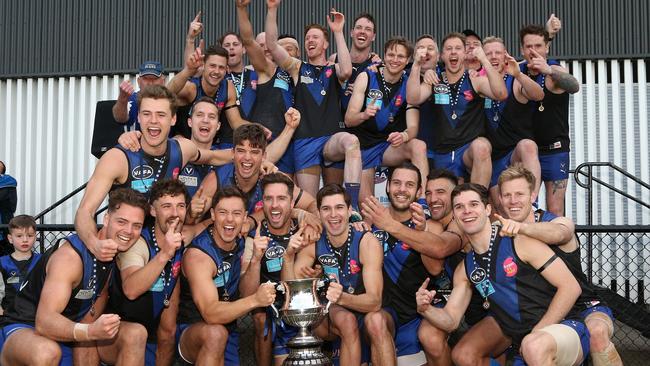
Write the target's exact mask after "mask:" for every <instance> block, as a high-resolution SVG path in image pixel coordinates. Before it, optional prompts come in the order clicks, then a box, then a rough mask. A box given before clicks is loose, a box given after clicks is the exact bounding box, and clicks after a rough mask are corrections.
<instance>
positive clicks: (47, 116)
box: [0, 60, 650, 225]
mask: <svg viewBox="0 0 650 366" xmlns="http://www.w3.org/2000/svg"><path fill="white" fill-rule="evenodd" d="M567 66H570V67H571V69H572V70H573V72H574V74H575V75H576V76H577V77H578V78H579V80H581V82H582V89H581V91H580V92H579V93H578V94H576V95H575V96H574V97H572V98H571V105H570V118H571V120H570V124H571V126H572V133H571V139H572V153H571V168H572V169H573V168H575V167H576V166H577V165H579V164H580V163H583V162H586V161H611V162H613V163H615V164H617V165H619V166H621V167H623V168H624V169H625V170H627V171H629V172H631V173H632V174H634V175H636V176H637V177H639V178H641V179H642V180H644V181H646V182H648V181H650V162H649V161H648V159H649V156H650V154H649V152H648V136H649V135H650V130H649V128H648V110H649V108H650V100H649V99H648V95H647V92H648V89H649V88H650V84H649V83H648V75H647V74H646V73H645V70H646V68H647V63H646V62H644V61H642V60H620V61H611V62H610V61H603V60H601V61H587V62H578V61H575V62H570V63H569V64H568V65H567ZM583 74H584V75H585V77H584V78H583V76H582V75H583ZM608 74H609V75H610V79H611V81H609V82H608V81H607V77H606V76H607V75H608ZM636 77H638V79H637V78H636ZM123 78H131V79H132V81H134V80H133V77H132V76H131V75H111V76H101V77H95V76H93V77H79V78H74V77H69V78H46V79H44V78H37V79H9V80H3V81H0V136H2V141H3V143H2V144H1V145H0V160H4V161H6V162H7V166H8V173H9V174H11V175H13V176H14V177H16V178H17V179H18V183H19V189H18V194H19V206H18V212H20V213H23V212H25V213H29V214H35V213H38V212H39V211H41V210H43V209H45V208H46V207H48V206H49V205H51V204H52V203H53V202H55V201H56V200H57V199H59V198H61V197H63V196H64V195H65V194H67V193H68V192H70V191H72V190H73V189H75V188H76V187H78V186H80V185H82V184H83V183H84V182H86V180H87V179H88V178H89V177H90V175H91V173H92V170H93V167H94V165H95V162H96V159H95V158H94V157H92V156H91V155H90V141H91V137H92V128H93V120H94V108H95V103H96V101H98V100H105V99H114V98H115V97H117V91H118V85H119V83H120V81H121V80H122V79H123ZM638 80H641V82H638ZM596 174H597V175H599V176H600V177H601V178H603V179H604V180H605V181H608V182H612V183H613V184H614V185H615V186H617V187H621V188H623V189H626V190H627V191H628V192H631V193H633V194H634V195H636V196H639V197H641V198H643V199H644V200H645V201H646V202H650V193H649V192H648V191H647V190H646V191H645V192H642V191H641V189H640V187H638V186H637V185H635V184H632V183H630V182H627V181H626V180H623V179H621V176H620V175H617V174H613V173H612V172H610V171H608V170H604V169H603V170H600V171H598V170H596ZM378 194H383V189H382V188H378ZM567 197H568V200H567V213H568V215H569V216H571V217H573V218H574V219H575V220H576V221H577V222H578V223H580V224H585V223H586V220H587V219H586V216H587V215H586V210H587V205H586V197H585V191H584V190H583V189H582V188H579V187H578V188H576V184H575V183H574V181H573V177H571V179H570V181H569V191H568V193H567ZM595 198H596V204H595V205H594V218H595V220H594V223H597V224H646V225H647V224H650V210H648V209H642V208H641V207H640V206H639V205H636V204H630V203H629V202H628V201H627V200H626V199H623V198H622V197H620V196H618V195H616V194H614V193H612V192H611V191H609V190H597V193H596V195H595ZM80 199H81V195H79V197H77V198H76V199H73V200H70V201H69V202H68V203H67V204H65V205H64V206H62V207H61V208H60V209H58V210H57V211H55V212H54V213H53V214H52V215H51V216H48V218H47V221H46V222H47V223H70V222H72V219H73V217H74V212H75V210H76V207H77V206H78V204H79V200H80ZM540 202H544V199H543V197H540Z"/></svg>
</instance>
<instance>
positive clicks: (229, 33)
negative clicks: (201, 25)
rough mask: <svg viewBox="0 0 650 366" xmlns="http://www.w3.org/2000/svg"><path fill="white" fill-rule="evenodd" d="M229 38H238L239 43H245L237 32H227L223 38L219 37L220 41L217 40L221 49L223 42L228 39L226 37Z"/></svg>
mask: <svg viewBox="0 0 650 366" xmlns="http://www.w3.org/2000/svg"><path fill="white" fill-rule="evenodd" d="M228 36H235V37H236V38H237V40H238V41H239V43H243V41H242V39H241V36H240V35H239V33H236V32H233V31H227V32H226V33H224V34H222V35H221V37H219V39H218V40H217V43H218V44H219V45H220V46H221V47H223V40H224V39H226V37H228Z"/></svg>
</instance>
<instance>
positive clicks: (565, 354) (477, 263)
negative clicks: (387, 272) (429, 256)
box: [416, 183, 589, 365]
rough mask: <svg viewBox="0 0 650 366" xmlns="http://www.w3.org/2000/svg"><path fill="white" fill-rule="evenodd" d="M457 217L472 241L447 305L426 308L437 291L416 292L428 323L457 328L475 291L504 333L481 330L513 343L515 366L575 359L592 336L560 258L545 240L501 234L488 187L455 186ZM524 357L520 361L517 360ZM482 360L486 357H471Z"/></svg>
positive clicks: (504, 342) (568, 362)
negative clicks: (494, 221)
mask: <svg viewBox="0 0 650 366" xmlns="http://www.w3.org/2000/svg"><path fill="white" fill-rule="evenodd" d="M451 197H452V203H453V212H454V220H455V221H456V223H457V224H458V226H459V227H460V228H461V229H462V230H463V232H464V233H465V234H466V235H467V237H468V239H469V242H470V244H471V246H472V251H470V252H469V253H468V254H467V256H466V257H465V260H464V261H463V262H462V263H461V264H459V265H458V267H457V268H456V271H455V273H454V289H453V290H452V292H451V295H450V297H449V301H448V302H447V304H446V305H445V307H444V308H442V309H439V308H436V307H433V306H431V300H432V299H433V296H434V295H435V291H429V290H427V289H426V288H425V286H426V284H427V283H426V281H425V283H423V285H422V287H420V289H419V290H418V292H417V294H416V297H417V306H418V312H419V313H420V314H422V316H423V317H424V318H425V319H426V320H427V321H429V322H431V323H432V324H433V325H435V326H436V327H438V328H440V329H444V330H447V331H452V330H454V329H455V328H456V327H457V326H458V324H459V322H460V320H461V318H462V315H463V313H464V312H465V309H466V308H467V305H468V304H469V301H470V298H471V296H472V287H474V290H476V291H477V292H478V293H479V294H480V295H481V297H482V298H483V306H484V308H486V309H489V310H490V312H491V314H492V316H493V317H494V319H495V320H496V321H497V323H498V324H499V327H498V329H499V330H501V331H502V332H498V333H492V334H484V335H483V336H484V337H489V338H499V339H500V340H501V341H500V346H504V347H507V346H508V345H510V344H512V345H513V347H514V349H515V350H518V351H519V352H520V354H521V356H516V357H515V364H522V362H527V363H528V364H536V365H537V364H544V365H546V364H552V363H555V364H557V365H575V364H580V363H581V362H582V360H583V359H584V355H585V354H586V353H587V352H588V348H589V334H588V332H587V331H586V327H585V326H584V324H583V323H581V322H580V321H578V320H572V319H577V318H576V315H577V314H576V309H575V308H574V304H575V301H576V300H577V298H578V296H579V295H580V285H579V284H578V282H577V281H576V280H575V278H574V277H573V275H572V274H571V272H570V271H569V269H568V268H567V266H566V265H565V264H564V262H563V261H562V260H557V255H555V254H554V253H553V251H552V250H551V249H550V248H549V247H548V246H547V245H546V244H544V243H542V242H540V241H538V240H536V239H533V238H530V237H527V236H524V235H520V236H517V237H516V238H514V239H513V238H510V237H500V236H499V235H498V231H499V227H498V226H496V225H491V224H490V221H489V218H488V217H489V215H490V210H491V207H490V205H489V204H488V192H487V188H485V187H483V186H481V185H478V184H474V183H465V184H462V185H460V186H457V187H456V188H454V191H453V192H452V195H451ZM522 358H523V361H522ZM476 361H477V362H476V363H474V364H475V365H476V364H486V363H488V362H489V360H488V359H480V360H476Z"/></svg>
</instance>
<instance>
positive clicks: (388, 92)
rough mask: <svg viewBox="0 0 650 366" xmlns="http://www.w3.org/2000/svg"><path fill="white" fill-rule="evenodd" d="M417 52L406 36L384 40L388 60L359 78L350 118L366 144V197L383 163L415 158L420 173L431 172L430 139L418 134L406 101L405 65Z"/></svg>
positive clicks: (363, 191)
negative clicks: (414, 51)
mask: <svg viewBox="0 0 650 366" xmlns="http://www.w3.org/2000/svg"><path fill="white" fill-rule="evenodd" d="M412 53H413V48H412V46H411V45H410V44H409V43H408V41H407V40H406V39H405V38H401V37H399V38H391V39H390V40H388V41H387V42H386V44H385V45H384V62H385V65H386V66H379V67H378V68H377V71H370V70H366V71H365V72H363V73H361V74H360V75H359V76H358V78H357V81H356V82H355V87H354V92H353V94H352V99H351V100H350V105H349V108H348V111H347V113H346V114H345V124H346V126H347V127H349V128H350V132H352V133H354V134H355V135H356V136H357V138H358V139H359V143H360V145H361V158H362V161H363V172H362V175H361V182H362V183H361V193H360V194H359V197H360V198H361V199H362V201H363V200H365V198H366V197H369V196H372V195H373V193H374V179H375V170H376V168H377V167H379V166H397V165H399V164H401V163H402V162H404V161H405V160H411V161H413V163H414V164H415V166H417V167H418V169H420V171H421V174H423V175H424V176H425V177H426V175H427V174H429V164H428V162H427V159H426V145H425V144H424V142H422V141H420V140H418V139H416V138H415V136H417V134H418V122H419V121H418V114H417V110H415V109H414V108H413V107H410V108H411V109H413V110H409V107H407V105H406V79H407V76H406V72H405V71H404V68H405V67H406V64H407V62H408V60H409V59H410V58H411V54H412ZM424 183H425V182H424V181H421V182H419V185H420V186H423V185H424Z"/></svg>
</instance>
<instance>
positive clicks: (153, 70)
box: [140, 61, 163, 78]
mask: <svg viewBox="0 0 650 366" xmlns="http://www.w3.org/2000/svg"><path fill="white" fill-rule="evenodd" d="M162 72H163V67H162V64H161V63H160V62H158V61H145V62H143V63H142V65H140V76H144V75H153V76H155V77H157V78H159V77H160V75H162Z"/></svg>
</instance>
